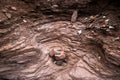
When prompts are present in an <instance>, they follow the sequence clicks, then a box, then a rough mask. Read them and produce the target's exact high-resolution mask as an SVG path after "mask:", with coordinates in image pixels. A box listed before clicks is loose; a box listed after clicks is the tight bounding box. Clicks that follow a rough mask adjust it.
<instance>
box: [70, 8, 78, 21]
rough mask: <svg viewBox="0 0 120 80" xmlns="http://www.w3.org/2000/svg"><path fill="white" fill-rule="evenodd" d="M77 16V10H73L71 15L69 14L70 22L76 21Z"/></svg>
mask: <svg viewBox="0 0 120 80" xmlns="http://www.w3.org/2000/svg"><path fill="white" fill-rule="evenodd" d="M77 17H78V11H77V10H74V12H73V14H72V16H71V22H73V23H74V22H76V20H77Z"/></svg>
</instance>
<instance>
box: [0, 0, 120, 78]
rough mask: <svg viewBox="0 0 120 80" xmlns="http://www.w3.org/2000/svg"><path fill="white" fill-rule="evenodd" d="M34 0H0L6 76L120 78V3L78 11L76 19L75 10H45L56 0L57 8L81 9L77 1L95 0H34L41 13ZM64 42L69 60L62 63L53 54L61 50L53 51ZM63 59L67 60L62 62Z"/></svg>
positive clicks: (1, 62) (1, 71) (1, 61)
mask: <svg viewBox="0 0 120 80" xmlns="http://www.w3.org/2000/svg"><path fill="white" fill-rule="evenodd" d="M24 1H25V2H24ZM29 1H30V0H6V1H3V2H2V1H0V2H2V6H1V5H0V6H1V8H0V13H1V14H0V18H1V22H0V80H120V36H119V35H120V27H119V26H120V24H119V22H120V15H119V13H120V11H119V10H120V7H119V5H117V3H118V2H117V3H111V5H109V6H108V7H107V8H106V9H107V10H103V11H102V12H100V14H99V13H98V14H92V15H90V14H88V13H82V12H81V13H80V12H79V11H78V16H77V19H76V20H75V22H74V23H72V22H71V19H70V18H71V16H72V14H67V13H64V12H62V13H59V15H58V14H55V13H52V14H47V15H46V14H44V11H43V12H42V10H41V9H43V8H44V7H45V6H46V7H45V10H46V9H47V8H48V7H50V6H48V3H45V2H46V1H47V2H51V1H53V2H54V4H55V5H54V6H53V5H52V4H51V3H50V4H51V5H52V6H53V7H52V8H51V9H53V8H54V9H57V8H56V7H59V6H62V7H63V5H64V8H65V9H67V8H68V7H69V9H68V10H71V9H70V6H72V7H71V8H73V9H75V8H76V6H75V7H74V6H73V4H75V5H76V4H87V2H89V1H87V0H64V1H62V0H55V1H54V0H39V1H38V0H35V1H34V0H31V2H32V1H33V3H34V4H37V3H38V4H37V6H39V7H40V9H38V10H40V12H38V13H37V11H36V12H35V10H34V9H35V8H34V7H31V4H29V5H27V4H28V2H29ZM60 1H61V3H58V2H60ZM80 1H83V2H80ZM84 1H85V2H84ZM111 1H112V0H111ZM31 2H29V3H31ZM43 3H44V4H43ZM94 3H95V2H94ZM40 4H42V5H44V6H42V5H40ZM58 4H59V5H58ZM60 4H61V5H60ZM92 4H93V3H92ZM106 4H107V3H106ZM21 5H22V6H21ZM57 5H58V6H57ZM66 5H67V6H68V7H67V6H66ZM11 6H14V7H15V8H16V10H13V9H11ZM81 6H82V5H81ZM116 6H117V7H116ZM77 8H78V7H77ZM94 8H96V9H98V8H97V7H94ZM3 9H4V10H5V12H7V13H10V14H11V15H12V17H11V18H9V19H8V18H7V17H5V16H1V15H5V14H4V13H5V12H2V10H3ZM59 10H60V9H59ZM75 10H76V9H75ZM79 10H80V9H79ZM94 10H95V9H93V11H94ZM46 11H47V10H46ZM51 12H52V11H51ZM90 13H91V12H90ZM79 14H80V15H79ZM82 15H83V16H82ZM86 15H87V16H86ZM105 21H107V24H106V23H105ZM111 26H112V27H111ZM58 46H59V47H60V48H61V49H62V50H59V51H58V53H61V54H63V53H65V55H66V56H67V59H66V58H65V59H64V58H63V57H62V61H61V60H59V59H57V60H55V61H53V58H51V57H52V56H53V55H55V53H54V52H55V51H53V54H50V52H51V50H52V49H55V50H56V48H57V47H58ZM49 55H50V56H49ZM59 56H60V55H59ZM59 56H58V55H57V57H59ZM56 61H57V62H56ZM61 62H65V64H63V65H60V64H61ZM59 65H60V66H59Z"/></svg>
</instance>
